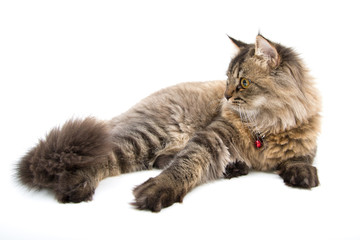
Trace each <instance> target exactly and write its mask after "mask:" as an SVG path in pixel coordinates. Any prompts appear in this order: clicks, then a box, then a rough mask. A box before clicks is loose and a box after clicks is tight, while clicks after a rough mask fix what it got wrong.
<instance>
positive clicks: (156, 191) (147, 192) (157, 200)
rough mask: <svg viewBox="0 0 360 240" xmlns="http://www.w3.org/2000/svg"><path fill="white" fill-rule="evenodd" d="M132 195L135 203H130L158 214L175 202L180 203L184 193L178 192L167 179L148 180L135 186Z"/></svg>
mask: <svg viewBox="0 0 360 240" xmlns="http://www.w3.org/2000/svg"><path fill="white" fill-rule="evenodd" d="M133 194H134V196H135V201H134V202H133V203H132V205H134V206H135V207H137V208H138V209H141V210H150V211H153V212H160V210H161V209H162V208H165V207H169V206H171V205H172V204H174V203H175V202H182V199H183V197H184V196H185V193H182V191H179V190H178V189H177V188H176V187H175V186H174V185H173V184H171V181H169V180H167V179H162V178H159V176H158V177H156V178H150V179H149V180H147V181H146V182H144V183H143V184H141V185H139V186H137V187H136V188H135V189H134V191H133Z"/></svg>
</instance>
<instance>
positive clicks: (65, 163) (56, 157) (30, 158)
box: [16, 117, 112, 201]
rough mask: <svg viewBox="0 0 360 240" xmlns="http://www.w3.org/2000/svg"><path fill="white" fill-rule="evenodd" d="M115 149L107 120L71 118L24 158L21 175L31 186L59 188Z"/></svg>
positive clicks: (18, 175)
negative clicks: (80, 170) (61, 184)
mask: <svg viewBox="0 0 360 240" xmlns="http://www.w3.org/2000/svg"><path fill="white" fill-rule="evenodd" d="M111 150H112V142H111V137H110V129H109V126H108V125H107V124H106V122H103V121H98V120H96V119H95V118H91V117H88V118H85V119H83V120H80V119H76V120H70V121H68V122H66V123H65V124H64V125H63V126H62V127H61V128H54V129H53V130H51V131H50V133H49V134H48V135H47V136H46V138H45V139H44V140H40V141H39V143H38V144H37V145H36V146H35V147H34V148H32V149H31V150H30V151H29V152H28V153H27V154H26V155H25V156H24V157H23V158H22V159H21V161H20V162H19V163H18V165H17V169H16V170H17V178H18V179H19V181H20V182H21V183H22V184H24V185H26V186H28V187H29V188H31V189H41V188H50V189H53V190H55V192H56V191H58V189H57V188H59V182H61V181H70V179H69V176H70V177H71V176H72V174H73V173H75V172H77V171H78V170H79V169H82V168H84V167H86V168H91V166H95V165H106V164H107V163H106V162H107V161H109V153H111ZM74 181H75V180H74ZM77 181H79V179H77ZM60 187H61V186H60ZM59 191H60V190H59ZM61 191H62V190H61ZM64 201H65V200H64Z"/></svg>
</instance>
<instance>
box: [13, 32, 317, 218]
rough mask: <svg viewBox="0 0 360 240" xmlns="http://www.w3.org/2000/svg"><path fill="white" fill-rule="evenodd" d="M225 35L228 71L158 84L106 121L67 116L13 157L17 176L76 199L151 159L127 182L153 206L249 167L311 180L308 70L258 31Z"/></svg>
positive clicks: (312, 97) (296, 182)
mask: <svg viewBox="0 0 360 240" xmlns="http://www.w3.org/2000/svg"><path fill="white" fill-rule="evenodd" d="M229 38H230V40H231V41H232V42H233V43H234V44H235V46H236V48H237V49H238V53H237V54H236V55H235V56H234V58H233V59H232V60H231V62H230V64H229V67H228V70H227V80H226V81H209V82H189V83H182V84H178V85H176V86H173V87H169V88H166V89H163V90H160V91H158V92H156V93H154V94H152V95H150V96H149V97H147V98H145V99H144V100H142V101H140V102H139V103H138V104H137V105H135V106H134V107H132V108H131V109H130V110H128V111H127V112H125V113H123V114H122V115H120V116H117V117H115V118H113V119H112V120H109V121H100V120H97V119H95V118H91V117H88V118H85V119H82V120H81V119H72V120H69V121H68V122H66V123H65V124H64V125H63V126H62V127H59V128H54V129H53V130H52V131H50V132H49V134H48V135H47V136H46V138H45V139H44V140H40V141H39V143H38V144H37V145H36V146H35V147H34V148H32V149H31V150H30V151H29V152H28V153H27V154H26V155H25V156H24V157H23V158H22V159H21V161H20V162H19V163H18V165H17V176H18V179H19V181H20V182H21V183H23V184H24V185H26V186H28V187H29V188H35V189H41V188H47V189H51V190H52V191H53V192H54V193H55V197H56V198H57V200H58V201H59V202H61V203H67V202H75V203H78V202H82V201H90V200H92V197H93V194H94V191H95V188H96V187H97V185H98V183H99V181H100V180H102V179H104V178H106V177H109V176H116V175H119V174H124V173H129V172H134V171H140V170H147V169H152V168H159V169H163V171H162V172H161V173H160V174H159V175H158V176H156V177H154V178H150V179H149V180H147V181H146V182H144V183H143V184H141V185H139V186H137V187H135V188H134V190H133V194H134V196H135V200H134V202H133V205H134V206H135V207H136V208H138V209H144V210H150V211H154V212H159V211H160V210H161V209H162V208H165V207H169V206H171V205H172V204H174V203H175V202H182V201H183V198H184V196H185V195H186V194H187V193H188V192H189V191H190V190H192V189H193V188H195V187H196V186H198V185H200V184H203V183H205V182H209V181H211V180H215V179H220V178H232V177H237V176H241V175H246V174H247V173H248V172H249V171H250V170H255V171H272V172H276V173H278V174H279V175H280V176H281V177H282V178H283V180H284V182H285V184H287V185H289V186H292V187H299V188H305V189H310V188H313V187H316V186H318V185H319V180H318V175H317V169H316V168H315V167H314V166H312V163H313V160H314V157H315V154H316V149H317V136H318V134H319V132H320V118H321V117H320V111H321V101H320V97H319V93H318V91H317V89H316V88H315V85H314V84H315V83H314V81H313V78H312V77H311V76H310V74H309V71H308V70H307V68H306V67H305V65H304V63H303V62H302V60H301V59H300V58H299V56H298V54H297V53H296V52H295V51H294V50H293V49H291V48H288V47H285V46H283V45H281V44H278V43H274V42H272V41H270V40H268V39H266V38H265V37H264V36H262V35H260V34H259V35H257V36H256V41H255V44H246V43H244V42H241V41H238V40H235V39H234V38H231V37H229Z"/></svg>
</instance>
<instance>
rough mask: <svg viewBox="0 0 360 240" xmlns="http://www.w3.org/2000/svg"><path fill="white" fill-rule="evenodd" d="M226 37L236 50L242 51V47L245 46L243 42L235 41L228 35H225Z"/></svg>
mask: <svg viewBox="0 0 360 240" xmlns="http://www.w3.org/2000/svg"><path fill="white" fill-rule="evenodd" d="M227 36H228V38H229V39H230V40H231V42H232V43H233V44H234V45H235V47H236V48H237V49H239V50H242V49H243V48H244V47H246V46H247V44H246V43H243V42H241V41H239V40H236V39H234V38H232V37H230V36H229V35H227Z"/></svg>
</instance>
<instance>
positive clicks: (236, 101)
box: [232, 97, 246, 104]
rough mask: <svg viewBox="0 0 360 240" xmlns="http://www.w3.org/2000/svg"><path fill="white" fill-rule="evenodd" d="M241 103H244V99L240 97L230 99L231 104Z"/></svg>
mask: <svg viewBox="0 0 360 240" xmlns="http://www.w3.org/2000/svg"><path fill="white" fill-rule="evenodd" d="M242 103H246V101H245V100H244V99H242V98H241V97H237V98H235V99H234V100H233V101H232V104H242Z"/></svg>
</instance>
